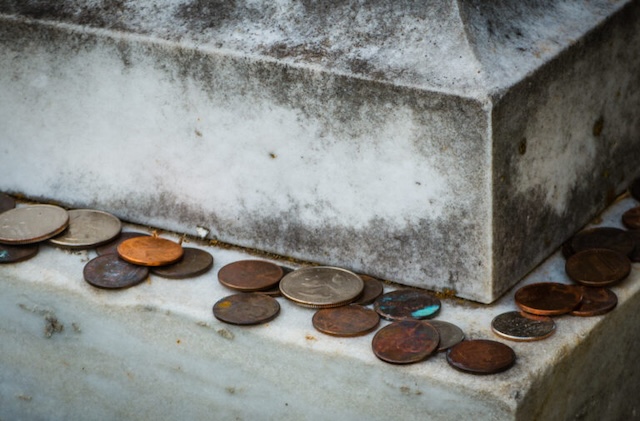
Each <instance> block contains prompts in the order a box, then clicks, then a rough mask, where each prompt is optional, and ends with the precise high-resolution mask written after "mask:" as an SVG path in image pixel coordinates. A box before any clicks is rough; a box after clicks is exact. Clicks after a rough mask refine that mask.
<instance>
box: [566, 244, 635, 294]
mask: <svg viewBox="0 0 640 421" xmlns="http://www.w3.org/2000/svg"><path fill="white" fill-rule="evenodd" d="M565 271H566V272H567V275H568V276H569V278H571V279H572V280H573V281H575V282H577V283H579V284H582V285H587V286H594V287H602V286H609V285H613V284H615V283H616V282H619V281H621V280H623V279H624V278H626V277H627V276H629V273H630V272H631V261H630V260H629V258H628V257H627V256H623V255H622V254H620V253H618V252H615V251H613V250H607V249H592V250H584V251H581V252H579V253H576V254H574V255H573V256H571V257H570V258H569V259H568V260H567V261H566V263H565Z"/></svg>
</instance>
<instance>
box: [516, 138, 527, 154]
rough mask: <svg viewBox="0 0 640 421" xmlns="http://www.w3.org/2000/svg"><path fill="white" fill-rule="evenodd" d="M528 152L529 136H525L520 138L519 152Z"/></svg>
mask: <svg viewBox="0 0 640 421" xmlns="http://www.w3.org/2000/svg"><path fill="white" fill-rule="evenodd" d="M526 152H527V138H526V137H523V138H522V139H520V143H519V144H518V153H519V154H520V155H524V154H525V153H526Z"/></svg>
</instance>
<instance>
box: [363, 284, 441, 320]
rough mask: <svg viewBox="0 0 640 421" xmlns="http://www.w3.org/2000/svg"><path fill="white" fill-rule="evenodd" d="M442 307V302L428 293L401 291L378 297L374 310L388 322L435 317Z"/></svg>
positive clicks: (412, 290)
mask: <svg viewBox="0 0 640 421" xmlns="http://www.w3.org/2000/svg"><path fill="white" fill-rule="evenodd" d="M440 305H441V304H440V300H439V299H438V298H436V297H434V296H433V295H431V294H429V293H428V292H426V291H420V290H414V289H399V290H396V291H391V292H387V293H385V294H383V295H381V296H380V297H378V299H377V300H376V302H375V303H374V308H375V310H376V311H377V312H378V314H380V316H382V317H383V318H385V319H387V320H411V319H413V320H415V319H427V318H429V317H433V316H435V315H436V313H437V312H438V311H439V310H440Z"/></svg>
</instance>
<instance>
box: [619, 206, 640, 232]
mask: <svg viewBox="0 0 640 421" xmlns="http://www.w3.org/2000/svg"><path fill="white" fill-rule="evenodd" d="M622 223H623V224H624V226H625V227H627V228H628V229H630V230H640V206H636V207H635V208H631V209H629V210H628V211H626V212H625V213H623V214H622Z"/></svg>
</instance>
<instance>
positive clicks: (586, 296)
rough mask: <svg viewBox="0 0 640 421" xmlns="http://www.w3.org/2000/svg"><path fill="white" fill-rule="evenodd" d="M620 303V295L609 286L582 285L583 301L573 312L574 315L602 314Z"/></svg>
mask: <svg viewBox="0 0 640 421" xmlns="http://www.w3.org/2000/svg"><path fill="white" fill-rule="evenodd" d="M616 305H618V296H617V295H616V294H615V293H614V292H613V291H611V290H610V289H609V288H591V287H582V301H581V302H580V304H578V307H576V308H575V309H574V310H573V311H572V312H571V315H572V316H580V317H590V316H600V315H602V314H605V313H608V312H610V311H611V310H613V309H614V308H615V307H616Z"/></svg>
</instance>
